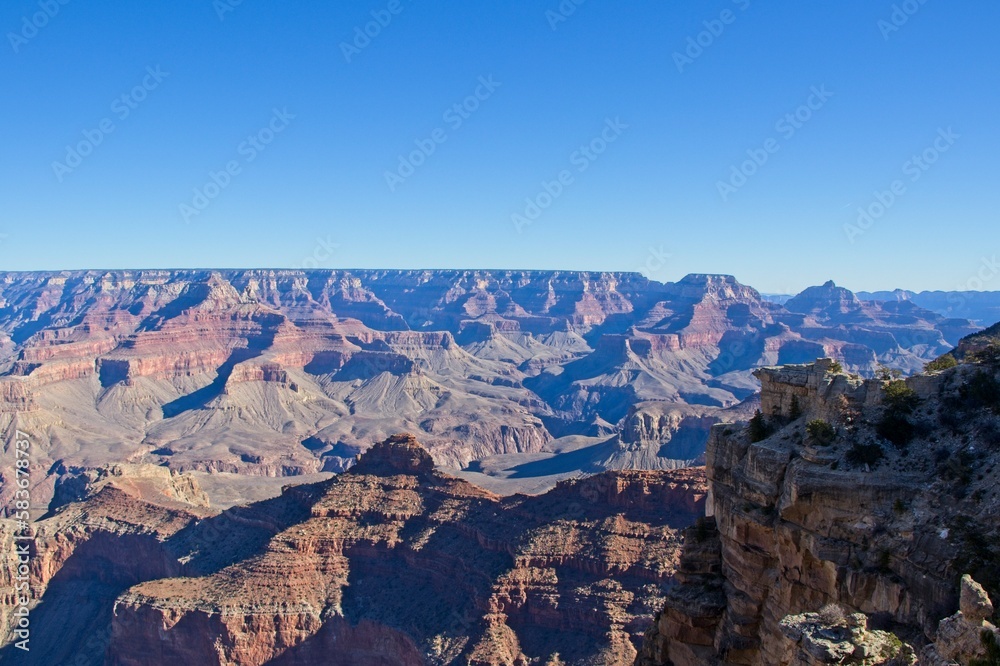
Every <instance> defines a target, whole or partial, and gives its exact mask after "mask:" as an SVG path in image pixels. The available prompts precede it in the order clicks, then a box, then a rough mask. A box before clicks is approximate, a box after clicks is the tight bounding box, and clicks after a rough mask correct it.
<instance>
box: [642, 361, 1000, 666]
mask: <svg viewBox="0 0 1000 666" xmlns="http://www.w3.org/2000/svg"><path fill="white" fill-rule="evenodd" d="M991 363H992V362H991V361H990V362H987V361H984V362H979V363H967V364H963V365H959V366H957V367H954V368H951V369H948V370H945V371H943V372H938V373H934V374H931V375H921V376H917V377H913V378H911V379H909V380H905V381H904V380H885V379H877V380H876V379H872V380H862V379H860V378H858V377H854V376H850V375H847V374H845V373H843V372H842V371H840V370H839V368H837V367H836V365H835V364H834V363H833V361H832V360H828V359H827V360H821V361H819V362H817V363H815V364H811V365H807V366H793V367H784V368H765V369H761V370H759V371H758V372H757V375H758V376H759V377H760V380H761V384H762V395H761V409H762V412H763V414H762V416H761V417H758V420H759V422H758V423H757V426H756V428H744V427H739V426H734V425H717V426H715V427H714V429H713V431H712V435H711V439H710V441H709V445H708V452H707V455H706V474H707V477H708V481H709V501H708V506H707V513H708V516H709V518H707V519H706V520H704V521H702V522H701V523H699V529H698V532H697V533H693V532H692V531H690V530H689V532H688V533H687V539H686V546H685V550H684V553H683V554H682V556H681V563H682V564H681V569H680V571H679V573H678V578H679V579H680V581H681V584H680V585H679V586H678V587H677V588H676V589H674V590H672V591H670V593H669V594H668V595H667V601H666V604H665V606H664V608H663V609H662V611H661V613H660V614H659V616H658V618H657V621H656V623H655V625H654V627H653V629H652V630H651V631H650V633H649V635H648V636H647V639H646V643H645V646H644V649H643V651H642V653H641V655H640V658H639V660H638V661H637V663H638V664H644V665H650V664H673V665H674V666H695V665H699V666H702V665H711V664H746V665H755V664H769V665H775V666H786V665H789V664H818V663H865V664H869V663H871V664H877V663H909V662H908V661H906V660H908V659H910V658H911V656H912V655H913V654H919V653H920V651H921V650H922V649H923V647H924V646H927V645H930V644H931V643H933V642H934V640H935V639H937V643H935V645H937V647H936V648H934V647H931V648H928V651H927V652H925V653H924V659H925V660H928V661H927V663H932V664H938V663H949V662H948V661H947V660H949V659H953V660H957V662H958V663H961V664H966V663H967V658H968V657H969V656H970V655H971V654H975V653H974V652H972V650H974V649H978V650H980V653H981V650H982V646H981V644H980V643H979V640H980V636H979V634H980V633H981V632H982V630H984V629H987V630H990V631H993V627H992V625H989V624H987V623H986V621H987V618H988V617H989V616H990V615H991V614H992V612H993V611H992V607H991V606H989V605H988V599H987V597H986V594H985V592H982V591H981V589H980V588H979V587H978V586H977V585H975V584H973V583H972V581H971V579H968V578H966V579H964V580H963V583H962V586H961V590H962V592H961V601H960V598H959V596H958V595H956V591H957V590H958V589H959V584H958V583H959V579H960V578H961V577H962V575H963V574H969V573H971V574H972V575H973V577H974V578H975V579H976V580H979V581H980V582H981V583H983V585H984V586H985V587H986V588H987V590H989V591H990V593H991V594H993V595H994V596H995V595H997V594H998V593H1000V546H998V544H1000V520H998V517H1000V495H998V490H997V488H998V484H997V481H998V474H1000V423H998V414H1000V378H998V370H1000V368H998V367H997V366H996V365H995V364H991ZM763 415H766V416H763ZM830 604H834V605H837V606H839V607H842V608H843V609H844V617H845V618H847V620H845V622H844V623H838V624H837V626H832V625H831V624H830V623H829V622H826V623H825V624H824V623H823V622H821V621H819V620H820V619H819V618H818V617H817V616H815V615H814V613H815V612H816V611H817V610H818V609H821V608H823V607H824V606H827V605H830ZM960 604H961V610H960V612H959V614H958V615H956V616H954V617H951V618H948V619H946V620H944V621H943V622H941V623H940V627H939V621H941V620H942V618H945V617H946V616H948V615H949V614H951V613H953V612H954V611H955V610H956V609H958V608H959V607H960ZM857 614H863V616H865V617H867V618H869V619H870V621H871V622H872V623H875V624H876V626H877V629H878V630H879V631H882V630H889V631H891V633H893V634H895V635H897V636H898V637H899V638H900V639H902V641H904V642H906V643H909V644H911V645H912V646H913V651H912V653H911V652H907V651H898V650H896V647H898V646H896V647H893V646H895V645H896V643H897V642H898V641H894V640H893V639H892V638H890V637H889V635H888V634H885V633H884V632H883V633H878V632H877V631H875V632H873V631H869V630H868V628H867V624H866V623H865V622H864V621H863V620H862V618H861V617H859V616H858V615H857ZM859 646H867V647H865V648H864V649H861V648H860V647H859ZM856 648H857V649H858V652H857V653H855V649H856ZM890 648H892V649H890ZM894 650H895V651H894ZM935 650H944V653H940V657H941V659H943V660H938V661H935V660H934V659H932V657H931V655H932V654H933V653H934V651H935ZM852 659H853V661H852ZM880 659H881V661H879V660H880ZM894 660H895V661H894ZM899 660H902V661H899ZM921 663H923V661H922V662H921Z"/></svg>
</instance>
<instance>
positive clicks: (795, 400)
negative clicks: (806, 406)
mask: <svg viewBox="0 0 1000 666" xmlns="http://www.w3.org/2000/svg"><path fill="white" fill-rule="evenodd" d="M801 416H802V405H800V404H799V396H797V395H793V396H792V404H791V406H790V407H789V408H788V418H790V419H791V420H793V421H794V420H796V419H798V418H799V417H801Z"/></svg>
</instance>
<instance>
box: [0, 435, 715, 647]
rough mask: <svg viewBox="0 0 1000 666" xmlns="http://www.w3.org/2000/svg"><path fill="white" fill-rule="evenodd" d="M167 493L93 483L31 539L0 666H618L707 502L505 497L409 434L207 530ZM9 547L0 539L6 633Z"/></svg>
mask: <svg viewBox="0 0 1000 666" xmlns="http://www.w3.org/2000/svg"><path fill="white" fill-rule="evenodd" d="M175 485H176V484H175ZM168 487H170V484H168V483H164V482H163V480H162V479H161V482H160V483H159V484H158V485H156V484H154V485H153V486H149V487H146V488H142V487H138V486H136V485H135V484H129V483H127V482H120V481H119V482H116V481H115V480H114V479H111V480H110V481H109V482H107V483H98V484H96V485H95V486H94V487H92V488H91V489H90V492H89V494H88V496H87V497H86V498H85V499H83V500H82V501H74V502H70V503H67V504H65V505H63V506H62V507H61V508H60V509H58V510H57V511H55V512H54V513H53V515H51V516H49V517H46V518H45V519H43V520H41V521H39V522H38V523H36V529H35V531H36V535H37V536H36V538H35V540H34V551H35V552H34V556H33V557H32V559H31V572H30V578H31V588H32V590H33V591H34V593H35V594H36V595H37V600H38V603H37V604H36V605H35V606H34V608H33V610H32V616H31V617H32V619H31V627H32V632H33V637H34V638H33V642H32V650H31V652H30V653H26V654H22V653H18V652H15V650H16V648H15V647H13V646H12V645H7V646H6V647H3V648H0V661H4V662H5V663H6V660H7V659H11V660H13V659H15V657H16V658H17V659H18V661H17V662H16V663H24V664H48V665H51V664H60V663H94V664H103V663H106V664H114V665H116V666H125V665H130V666H131V665H139V664H168V663H169V664H175V663H176V664H199V665H209V664H220V665H222V664H240V665H247V666H251V665H262V664H300V665H303V666H305V665H310V664H327V663H345V664H415V665H416V664H458V663H466V664H482V665H490V664H496V665H499V664H511V665H514V664H524V665H527V664H529V663H552V664H555V663H559V664H581V665H582V664H592V663H601V664H628V663H631V661H632V660H633V659H634V658H635V656H636V655H637V650H638V648H639V647H640V646H641V643H642V639H643V632H644V630H645V628H646V626H647V625H648V624H649V622H650V621H651V619H652V615H653V613H654V612H655V610H656V608H657V606H658V605H659V604H661V603H662V602H663V599H664V595H665V593H666V590H667V588H668V587H669V585H670V584H671V583H672V581H673V571H674V567H675V564H676V561H677V557H678V555H679V552H680V546H681V538H680V530H681V529H682V528H683V527H684V526H686V525H689V524H690V523H691V522H693V521H694V520H695V519H696V517H697V516H698V515H701V514H703V513H704V505H705V495H706V488H705V480H704V473H703V470H701V469H697V468H696V469H686V470H674V471H641V470H632V471H609V472H604V473H601V474H598V475H594V476H591V477H589V478H587V479H581V480H576V481H565V482H562V483H560V484H559V485H558V486H557V487H556V488H554V489H553V490H551V491H549V492H548V493H546V494H544V495H539V496H525V495H515V496H511V497H506V498H504V497H500V496H497V495H494V494H492V493H490V492H488V491H485V490H482V489H480V488H478V487H476V486H474V485H472V484H470V483H468V482H466V481H463V480H461V479H458V478H455V477H452V476H448V475H445V474H442V473H440V472H438V471H435V468H434V461H433V459H432V458H431V456H430V454H429V453H428V452H427V451H426V450H425V449H424V448H423V447H422V446H421V445H420V444H419V443H418V442H417V441H416V440H415V439H414V438H413V437H412V436H409V435H396V436H393V437H390V438H388V439H386V440H385V441H383V442H380V443H377V444H376V445H374V446H373V447H371V448H370V449H369V450H368V451H367V452H366V453H365V454H363V455H362V456H361V457H360V459H359V461H358V463H357V464H356V465H354V466H353V467H352V468H351V469H350V470H349V471H347V472H345V473H343V474H341V475H338V476H336V477H334V478H332V479H330V480H326V481H322V482H319V483H314V484H306V485H297V486H289V487H286V488H285V489H284V490H283V492H282V494H281V495H279V496H278V497H276V498H273V499H270V500H266V501H264V502H261V503H256V504H251V505H246V506H241V507H235V508H233V509H230V510H228V511H224V512H221V513H220V512H217V511H214V510H211V509H208V508H204V507H198V506H195V505H192V504H189V503H184V502H182V501H179V500H178V499H177V498H176V497H171V496H170V493H169V492H165V491H166V489H167V488H168ZM12 535H13V522H12V521H0V545H3V546H4V549H3V551H2V552H3V555H2V556H0V557H5V558H8V561H5V566H4V567H2V568H0V572H2V573H3V575H4V576H5V577H6V579H5V580H3V581H2V589H3V590H4V596H3V598H0V611H3V612H4V616H3V617H2V618H0V619H3V620H4V621H5V625H6V626H9V622H10V620H11V618H10V611H11V608H12V606H13V603H12V599H11V597H10V594H8V593H7V590H12V589H13V584H12V580H11V579H10V578H11V576H12V572H13V571H14V570H15V567H12V566H6V565H9V564H10V561H9V556H10V554H11V553H13V548H10V547H9V546H10V545H11V539H12ZM57 635H58V636H60V637H61V638H62V640H52V637H54V636H57ZM331 655H336V657H335V658H333V657H331ZM332 658H333V659H334V661H332V662H331V661H330V660H331V659H332Z"/></svg>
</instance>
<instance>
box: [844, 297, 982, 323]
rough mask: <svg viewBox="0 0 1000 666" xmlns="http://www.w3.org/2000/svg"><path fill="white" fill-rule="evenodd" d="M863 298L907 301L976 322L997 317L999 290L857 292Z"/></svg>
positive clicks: (942, 313) (943, 313)
mask: <svg viewBox="0 0 1000 666" xmlns="http://www.w3.org/2000/svg"><path fill="white" fill-rule="evenodd" d="M857 296H858V298H860V299H861V300H863V301H911V302H913V303H915V304H916V305H919V306H920V307H922V308H926V309H927V310H930V311H932V312H936V313H938V314H939V315H942V316H945V317H953V318H956V319H970V320H972V321H974V322H976V323H977V324H979V325H980V326H988V325H990V324H992V323H993V322H996V321H1000V291H922V292H920V293H915V292H912V291H906V290H903V289H896V290H895V291H875V292H863V291H861V292H858V294H857Z"/></svg>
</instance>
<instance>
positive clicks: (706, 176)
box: [0, 0, 1000, 292]
mask: <svg viewBox="0 0 1000 666" xmlns="http://www.w3.org/2000/svg"><path fill="white" fill-rule="evenodd" d="M577 1H579V0H577ZM560 7H562V12H561V10H560ZM569 9H572V10H573V11H572V12H570V11H568V10H569ZM373 12H374V15H373ZM377 19H381V22H382V23H383V24H384V25H378V24H377V23H376V24H370V22H372V21H375V20H377ZM366 24H370V25H367V26H366ZM998 24H1000V4H998V3H996V2H992V1H987V0H980V1H977V2H952V3H946V2H944V1H943V0H925V1H924V2H923V3H921V2H919V0H908V2H897V3H895V4H894V3H893V2H889V1H884V2H883V1H878V0H837V1H834V0H829V1H816V2H792V1H790V0H787V1H783V2H771V3H765V2H763V1H762V0H737V1H733V0H715V1H711V2H701V3H693V2H692V3H665V2H653V1H636V2H631V3H626V4H622V3H612V2H608V1H607V0H583V1H582V2H580V4H576V3H575V2H573V0H566V1H565V2H563V3H562V5H560V2H558V0H549V1H547V2H544V1H538V2H535V1H530V2H490V3H486V2H470V3H448V4H445V3H431V2H424V1H417V0H378V1H352V2H345V3H326V2H318V1H316V2H284V3H275V2H265V1H264V0H243V1H242V2H237V1H236V0H217V1H216V2H213V1H212V0H177V1H175V2H169V3H168V2H148V3H129V2H122V1H120V0H109V1H108V2H103V3H93V2H84V1H83V0H68V1H67V0H63V2H60V0H42V1H41V2H39V1H38V0H36V1H35V2H23V1H13V2H7V3H4V6H3V9H0V31H2V33H3V35H4V40H3V43H2V44H0V86H2V90H3V91H4V94H5V104H4V120H5V122H4V123H3V128H2V129H3V133H4V135H5V139H6V140H5V150H4V156H3V159H2V160H0V179H2V182H3V187H2V189H0V211H2V212H0V234H2V235H0V267H3V268H6V269H11V270H32V269H62V268H84V267H97V268H125V267H131V268H138V267H180V268H183V267H220V268H222V267H291V266H305V267H312V266H317V267H320V268H338V267H354V268H367V267H372V268H374V267H380V268H459V267H461V268H470V267H472V268H542V269H581V270H644V271H646V272H647V273H648V274H649V275H650V276H651V277H653V278H655V279H658V280H663V281H666V280H676V279H678V278H680V277H682V276H683V275H684V274H686V273H690V272H713V273H730V274H734V275H736V276H737V277H738V278H739V279H740V280H741V281H743V282H745V283H748V284H751V285H753V286H755V287H757V288H758V289H761V290H762V291H776V292H789V291H798V290H800V289H802V288H804V287H806V286H808V285H811V284H819V283H822V282H824V281H826V280H827V279H834V280H836V281H837V282H838V283H840V284H843V285H845V286H848V287H850V288H853V289H857V290H860V289H888V288H894V287H903V288H909V289H917V290H920V289H956V288H962V287H965V286H968V285H969V284H970V280H972V279H973V278H975V276H976V275H977V274H979V275H980V277H981V276H982V275H983V274H984V271H983V268H982V267H983V260H984V259H986V260H987V261H988V262H989V261H990V260H992V258H993V257H994V256H995V255H996V254H997V253H1000V233H998V231H997V229H998V224H997V222H998V219H997V218H998V214H997V211H998V210H1000V187H998V186H997V177H998V173H1000V169H998V163H997V156H998V148H1000V124H998V123H997V121H996V117H997V111H998V102H1000V68H998V67H997V66H996V63H997V62H998V61H1000V41H998V40H997V39H996V34H995V26H996V25H998ZM39 26H40V27H39ZM366 27H367V29H368V32H369V33H370V34H374V35H375V36H374V37H367V36H366V37H359V36H358V35H359V34H363V33H364V31H365V29H366ZM699 42H700V44H699ZM345 45H348V46H345ZM151 72H152V73H151ZM477 95H478V97H477ZM123 96H124V99H123ZM456 104H457V105H459V110H456V109H455V105H456ZM463 105H464V106H463ZM810 105H811V107H812V108H810ZM788 114H792V118H791V120H789V119H787V118H786V116H787V115H788ZM795 114H798V119H797V120H796V119H795ZM107 129H111V130H112V131H111V132H110V133H107V132H105V131H104V130H107ZM421 146H423V149H421ZM431 147H433V151H431V150H430V148H431ZM414 151H420V152H417V153H414ZM82 153H86V155H82ZM428 153H429V154H428ZM401 156H402V158H403V160H404V162H405V163H403V164H402V165H401ZM915 156H917V157H918V161H916V162H915V161H914V160H913V158H914V157H915ZM765 157H766V160H765V159H764V158H765ZM755 158H756V163H755V162H753V161H752V160H754V159H755ZM747 160H751V161H750V162H747ZM924 160H926V161H924ZM227 170H228V171H229V173H227ZM741 170H742V172H743V173H740V171H741ZM213 174H214V182H213ZM392 174H395V175H392ZM734 174H735V175H734ZM746 174H750V175H746ZM720 183H722V184H720ZM220 184H221V185H222V186H220ZM206 188H207V192H206ZM208 195H211V196H208ZM532 204H533V205H534V206H537V208H534V207H533V206H532ZM862 211H867V214H868V216H867V217H864V216H862V214H861V212H862ZM991 270H993V269H991ZM986 273H989V271H986ZM995 273H996V271H995V270H993V273H992V274H990V277H989V279H987V280H985V281H984V282H981V283H978V282H975V281H974V280H973V282H972V283H971V284H974V285H977V286H978V285H979V284H982V285H983V287H984V288H986V289H990V290H998V289H1000V277H997V276H996V275H995Z"/></svg>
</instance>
